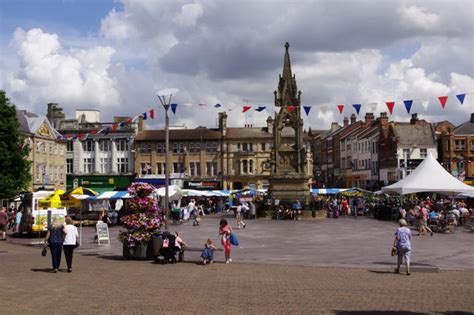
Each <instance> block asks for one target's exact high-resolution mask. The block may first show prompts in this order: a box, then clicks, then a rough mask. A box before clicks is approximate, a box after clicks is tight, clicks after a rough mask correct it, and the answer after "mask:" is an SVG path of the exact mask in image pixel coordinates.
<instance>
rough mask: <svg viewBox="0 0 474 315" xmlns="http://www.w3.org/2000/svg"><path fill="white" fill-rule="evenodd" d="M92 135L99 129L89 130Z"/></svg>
mask: <svg viewBox="0 0 474 315" xmlns="http://www.w3.org/2000/svg"><path fill="white" fill-rule="evenodd" d="M89 133H90V134H91V135H95V134H96V133H97V130H92V131H91V132H89Z"/></svg>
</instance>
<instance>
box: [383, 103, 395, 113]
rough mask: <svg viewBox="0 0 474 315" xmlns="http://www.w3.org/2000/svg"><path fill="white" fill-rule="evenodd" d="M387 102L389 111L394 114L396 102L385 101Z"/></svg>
mask: <svg viewBox="0 0 474 315" xmlns="http://www.w3.org/2000/svg"><path fill="white" fill-rule="evenodd" d="M385 104H387V107H388V111H389V112H390V115H392V113H393V107H394V106H395V102H385Z"/></svg>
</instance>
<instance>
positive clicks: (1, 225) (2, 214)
mask: <svg viewBox="0 0 474 315" xmlns="http://www.w3.org/2000/svg"><path fill="white" fill-rule="evenodd" d="M7 224H8V214H7V212H6V211H5V207H1V208H0V232H2V238H1V240H2V241H6V240H7V237H6V236H7Z"/></svg>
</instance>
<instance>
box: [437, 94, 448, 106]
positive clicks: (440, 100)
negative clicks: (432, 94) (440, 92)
mask: <svg viewBox="0 0 474 315" xmlns="http://www.w3.org/2000/svg"><path fill="white" fill-rule="evenodd" d="M438 99H439V102H440V103H441V106H442V107H443V108H444V106H446V101H447V100H448V97H447V96H440V97H438Z"/></svg>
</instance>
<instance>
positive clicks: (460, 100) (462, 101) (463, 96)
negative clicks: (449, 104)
mask: <svg viewBox="0 0 474 315" xmlns="http://www.w3.org/2000/svg"><path fill="white" fill-rule="evenodd" d="M456 97H457V98H458V100H459V102H461V105H462V104H464V98H465V97H466V94H458V95H456Z"/></svg>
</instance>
